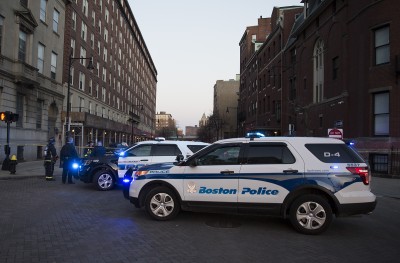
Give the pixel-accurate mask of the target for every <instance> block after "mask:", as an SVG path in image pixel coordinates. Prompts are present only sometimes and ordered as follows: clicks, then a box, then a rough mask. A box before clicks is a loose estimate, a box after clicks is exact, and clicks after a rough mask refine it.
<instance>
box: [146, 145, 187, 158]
mask: <svg viewBox="0 0 400 263" xmlns="http://www.w3.org/2000/svg"><path fill="white" fill-rule="evenodd" d="M178 154H182V152H181V151H180V150H179V148H178V146H176V145H175V144H157V145H153V149H152V154H151V155H152V156H177V155H178Z"/></svg>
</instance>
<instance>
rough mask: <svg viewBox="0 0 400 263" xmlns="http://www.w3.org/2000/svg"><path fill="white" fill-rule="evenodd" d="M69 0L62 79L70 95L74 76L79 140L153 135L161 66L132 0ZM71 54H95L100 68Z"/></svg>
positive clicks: (73, 117) (74, 125) (73, 118)
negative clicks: (153, 56) (137, 20)
mask: <svg viewBox="0 0 400 263" xmlns="http://www.w3.org/2000/svg"><path fill="white" fill-rule="evenodd" d="M32 2H33V1H32ZM45 2H50V1H45ZM51 2H52V1H51ZM67 2H68V4H67V9H66V19H65V37H64V48H65V49H64V52H63V57H64V60H63V83H64V91H65V92H64V95H65V98H67V92H66V90H67V88H66V87H67V86H68V81H69V82H70V89H71V92H70V105H71V114H70V116H71V123H72V126H71V130H72V131H74V130H75V132H74V133H73V135H74V137H75V141H76V142H77V143H76V144H77V145H85V144H86V143H87V141H89V140H92V141H96V140H101V141H103V142H104V143H105V145H109V144H111V143H113V142H122V141H125V142H128V143H134V142H136V141H141V140H144V139H148V138H151V137H152V135H153V133H154V130H155V112H156V91H157V70H156V67H155V65H154V63H153V61H152V58H151V55H150V52H149V51H148V49H147V46H146V43H145V40H144V38H143V36H142V34H141V32H140V29H139V27H138V25H137V23H136V20H135V17H134V15H133V13H132V9H131V7H130V6H129V3H128V0H121V1H116V0H110V1H88V0H79V1H77V0H72V1H67ZM60 56H62V54H60ZM70 56H71V57H73V58H93V60H92V61H93V65H94V68H95V69H94V70H92V71H91V70H89V69H87V68H86V65H87V63H88V62H89V59H86V60H83V59H82V60H81V59H73V60H72V61H70ZM60 65H61V64H60ZM69 65H71V74H70V76H69ZM65 102H66V99H65ZM64 105H65V106H64V107H63V111H62V120H63V121H65V117H66V109H67V107H66V103H65V104H64Z"/></svg>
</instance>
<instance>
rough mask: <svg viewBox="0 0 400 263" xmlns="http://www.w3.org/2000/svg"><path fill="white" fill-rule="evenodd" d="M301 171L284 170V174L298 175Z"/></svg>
mask: <svg viewBox="0 0 400 263" xmlns="http://www.w3.org/2000/svg"><path fill="white" fill-rule="evenodd" d="M298 171H299V170H293V169H289V170H283V172H284V173H286V174H289V173H292V174H294V173H297V172H298Z"/></svg>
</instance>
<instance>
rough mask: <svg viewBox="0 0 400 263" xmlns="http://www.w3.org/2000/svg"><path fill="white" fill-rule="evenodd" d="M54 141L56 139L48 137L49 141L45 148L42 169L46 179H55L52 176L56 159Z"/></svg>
mask: <svg viewBox="0 0 400 263" xmlns="http://www.w3.org/2000/svg"><path fill="white" fill-rule="evenodd" d="M55 143H56V140H55V139H54V138H50V139H49V143H48V144H47V146H46V149H45V156H44V169H45V173H46V180H47V181H55V179H54V178H53V173H54V165H55V163H56V162H57V159H58V155H57V150H56V147H55V146H54V144H55Z"/></svg>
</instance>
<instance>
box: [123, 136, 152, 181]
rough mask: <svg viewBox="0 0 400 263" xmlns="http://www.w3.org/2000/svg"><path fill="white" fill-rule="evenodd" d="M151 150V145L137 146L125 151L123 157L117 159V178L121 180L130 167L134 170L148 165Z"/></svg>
mask: <svg viewBox="0 0 400 263" xmlns="http://www.w3.org/2000/svg"><path fill="white" fill-rule="evenodd" d="M151 148H152V144H138V145H136V146H135V147H133V148H131V149H129V150H127V151H125V152H124V156H120V157H119V158H118V177H119V178H123V177H124V175H125V173H126V171H127V170H128V169H129V168H130V167H132V168H133V169H135V170H136V169H137V168H138V167H139V166H142V165H147V164H150V163H151V162H152V156H151Z"/></svg>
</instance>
